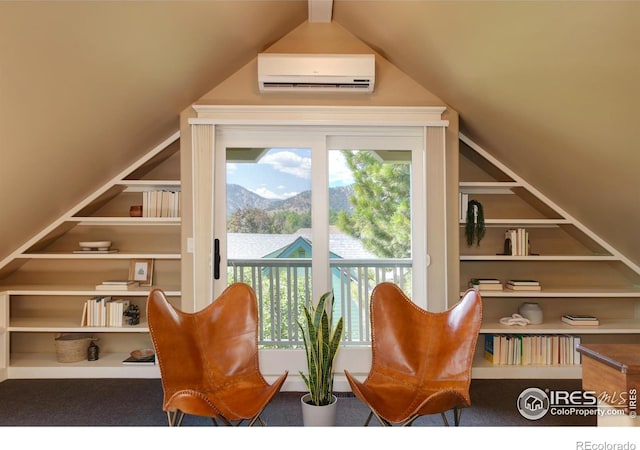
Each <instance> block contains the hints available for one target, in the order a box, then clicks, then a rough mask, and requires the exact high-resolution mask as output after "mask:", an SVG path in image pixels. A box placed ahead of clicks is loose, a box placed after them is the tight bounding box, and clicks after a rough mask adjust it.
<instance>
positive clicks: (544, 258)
mask: <svg viewBox="0 0 640 450" xmlns="http://www.w3.org/2000/svg"><path fill="white" fill-rule="evenodd" d="M460 261H539V262H541V261H619V259H618V258H616V257H615V256H612V255H535V256H533V255H527V256H512V255H460Z"/></svg>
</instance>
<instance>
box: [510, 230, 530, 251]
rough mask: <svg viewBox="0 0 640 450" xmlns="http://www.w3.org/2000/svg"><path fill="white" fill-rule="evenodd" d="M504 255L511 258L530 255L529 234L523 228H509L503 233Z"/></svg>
mask: <svg viewBox="0 0 640 450" xmlns="http://www.w3.org/2000/svg"><path fill="white" fill-rule="evenodd" d="M504 254H505V255H511V256H527V255H530V254H531V251H530V243H529V232H528V231H527V230H526V229H525V228H510V229H508V230H506V231H505V232H504Z"/></svg>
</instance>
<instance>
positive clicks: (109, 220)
mask: <svg viewBox="0 0 640 450" xmlns="http://www.w3.org/2000/svg"><path fill="white" fill-rule="evenodd" d="M69 221H70V222H78V225H126V226H132V225H134V226H151V225H152V226H176V225H180V224H181V222H182V220H181V218H180V217H71V218H69Z"/></svg>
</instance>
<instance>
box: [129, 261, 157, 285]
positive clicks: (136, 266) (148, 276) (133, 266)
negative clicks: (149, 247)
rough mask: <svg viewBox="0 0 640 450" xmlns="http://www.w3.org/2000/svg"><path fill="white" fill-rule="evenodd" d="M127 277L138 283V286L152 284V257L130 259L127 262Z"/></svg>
mask: <svg viewBox="0 0 640 450" xmlns="http://www.w3.org/2000/svg"><path fill="white" fill-rule="evenodd" d="M129 279H130V280H134V281H137V282H139V283H140V286H151V285H152V284H153V259H132V260H131V262H130V264H129Z"/></svg>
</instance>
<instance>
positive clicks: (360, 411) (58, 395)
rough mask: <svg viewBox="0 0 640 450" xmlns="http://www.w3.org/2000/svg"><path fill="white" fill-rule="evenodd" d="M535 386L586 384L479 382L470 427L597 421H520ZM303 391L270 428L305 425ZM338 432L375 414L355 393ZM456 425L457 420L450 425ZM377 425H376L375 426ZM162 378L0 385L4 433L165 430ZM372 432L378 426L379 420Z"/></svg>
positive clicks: (346, 398)
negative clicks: (521, 400)
mask: <svg viewBox="0 0 640 450" xmlns="http://www.w3.org/2000/svg"><path fill="white" fill-rule="evenodd" d="M530 387H537V388H540V389H543V390H544V389H553V390H558V389H564V390H580V381H579V380H539V381H536V380H473V382H472V384H471V401H472V405H471V407H470V408H466V409H465V410H464V411H463V413H462V421H461V426H463V427H522V426H544V427H556V426H586V427H592V426H595V425H596V422H597V419H596V417H595V416H590V417H589V416H587V417H582V416H576V415H567V416H553V415H550V414H547V415H546V416H545V417H543V418H541V419H539V420H535V421H531V420H527V419H525V418H524V417H522V416H521V415H520V413H519V412H518V410H517V408H516V401H517V398H518V396H519V395H520V393H521V392H522V391H523V390H524V389H526V388H530ZM300 396H301V393H299V392H281V393H279V394H278V395H277V397H276V398H275V399H274V400H273V401H272V402H271V403H270V404H269V405H268V406H267V408H266V409H265V411H264V412H263V414H262V417H263V419H264V421H265V422H266V424H267V426H270V427H298V426H302V415H301V406H300ZM338 397H339V399H338V401H339V405H338V411H337V425H338V426H345V427H359V426H362V425H363V424H364V421H365V420H366V418H367V415H368V409H367V408H366V406H365V405H364V404H363V403H362V402H360V400H358V399H357V398H355V397H353V394H351V393H338ZM449 421H450V423H453V420H452V418H450V419H449ZM374 422H375V423H374ZM166 424H167V419H166V415H165V413H164V412H163V411H162V387H161V384H160V380H158V379H127V380H123V379H66V380H56V379H47V380H6V381H4V382H2V383H0V426H20V427H30V426H36V427H37V426H41V427H42V426H46V427H65V426H72V427H109V426H120V427H126V426H135V427H160V426H166ZM211 424H212V422H211V420H209V419H207V418H202V417H194V416H187V417H186V418H185V420H184V422H183V426H189V427H191V426H211ZM371 425H373V426H378V424H377V422H376V421H375V419H374V420H372V423H371ZM415 426H430V427H441V426H443V422H442V419H441V417H440V415H434V416H426V417H422V418H420V419H418V420H417V421H416V422H414V427H415Z"/></svg>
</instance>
